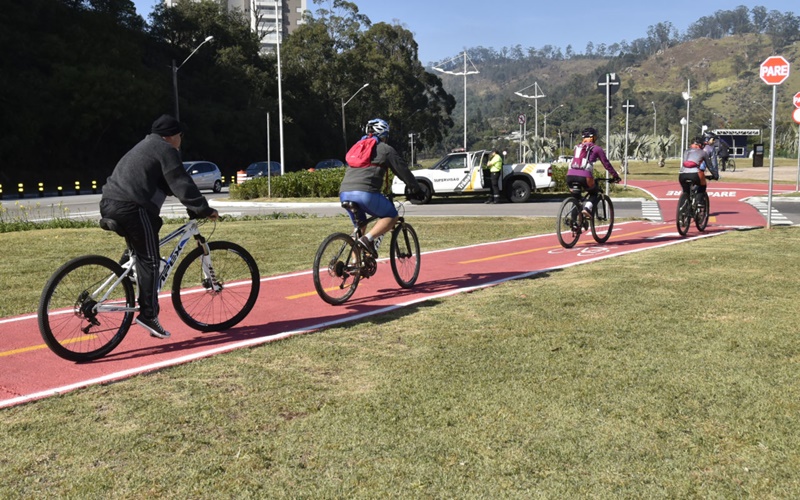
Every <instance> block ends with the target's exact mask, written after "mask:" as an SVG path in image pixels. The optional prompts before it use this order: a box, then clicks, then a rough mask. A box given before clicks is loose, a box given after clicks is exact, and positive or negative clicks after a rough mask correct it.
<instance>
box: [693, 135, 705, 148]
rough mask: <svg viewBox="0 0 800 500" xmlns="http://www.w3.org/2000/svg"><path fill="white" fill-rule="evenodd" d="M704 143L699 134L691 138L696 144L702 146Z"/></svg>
mask: <svg viewBox="0 0 800 500" xmlns="http://www.w3.org/2000/svg"><path fill="white" fill-rule="evenodd" d="M705 143H706V141H705V140H704V139H703V138H702V137H699V136H698V137H695V138H694V139H692V144H697V145H698V146H702V145H703V144H705Z"/></svg>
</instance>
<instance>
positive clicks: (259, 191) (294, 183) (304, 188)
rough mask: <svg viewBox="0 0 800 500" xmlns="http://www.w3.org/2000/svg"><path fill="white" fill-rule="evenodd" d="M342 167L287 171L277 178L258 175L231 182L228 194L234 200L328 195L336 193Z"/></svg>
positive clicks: (335, 194) (342, 174) (341, 175)
mask: <svg viewBox="0 0 800 500" xmlns="http://www.w3.org/2000/svg"><path fill="white" fill-rule="evenodd" d="M343 178H344V168H327V169H324V170H317V171H315V172H309V171H307V170H301V171H299V172H287V173H285V174H283V175H282V176H279V177H272V178H271V179H267V178H266V177H258V178H255V179H251V180H249V181H245V182H243V183H241V184H236V185H232V186H231V189H230V197H231V198H233V199H236V200H251V199H254V198H267V197H269V196H270V194H271V195H272V197H273V198H331V197H337V196H339V186H340V185H341V183H342V179H343Z"/></svg>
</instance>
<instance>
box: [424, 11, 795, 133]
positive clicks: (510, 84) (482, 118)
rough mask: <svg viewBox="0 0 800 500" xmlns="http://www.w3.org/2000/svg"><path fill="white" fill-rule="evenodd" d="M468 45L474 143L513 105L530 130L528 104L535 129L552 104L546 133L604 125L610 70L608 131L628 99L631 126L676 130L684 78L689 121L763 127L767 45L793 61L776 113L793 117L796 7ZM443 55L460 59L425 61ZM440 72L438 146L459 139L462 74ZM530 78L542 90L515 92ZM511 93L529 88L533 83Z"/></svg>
mask: <svg viewBox="0 0 800 500" xmlns="http://www.w3.org/2000/svg"><path fill="white" fill-rule="evenodd" d="M466 54H467V58H468V59H467V60H468V65H469V68H470V69H473V70H477V71H479V73H478V74H473V75H469V76H468V77H467V94H468V99H467V108H468V116H469V123H468V127H467V129H468V132H469V139H470V142H474V143H475V144H476V145H487V144H488V142H491V141H494V140H496V139H495V138H496V137H497V136H498V135H499V134H502V133H505V132H509V131H513V130H517V129H518V128H519V125H518V123H517V116H518V115H519V114H521V113H522V114H525V115H527V116H528V125H527V126H528V130H529V131H531V130H532V129H533V123H532V121H533V118H534V116H535V106H534V105H535V104H538V113H539V128H540V129H541V128H542V127H543V118H544V115H545V114H548V115H549V114H550V113H552V116H548V118H547V127H548V135H549V136H551V137H553V138H554V139H555V135H556V134H557V133H558V131H559V130H561V132H562V134H566V135H568V134H569V133H570V132H572V133H573V134H574V133H575V132H576V131H577V130H579V129H581V128H582V127H585V126H586V125H587V124H593V125H595V126H598V127H599V128H603V127H601V125H602V126H604V122H605V112H604V108H605V106H604V100H605V96H604V95H602V94H601V93H599V92H598V90H597V82H598V80H599V79H601V78H604V77H605V74H606V73H608V72H613V73H616V74H617V75H618V76H619V78H620V80H621V89H620V91H619V92H618V93H616V94H615V95H614V96H613V97H612V102H611V106H612V109H611V120H612V124H611V127H610V128H611V130H612V132H613V131H617V132H620V131H622V130H624V126H625V109H624V108H623V107H622V105H623V104H625V103H626V102H629V103H630V104H632V105H633V106H634V107H630V108H627V109H628V110H629V117H628V118H629V128H630V131H631V132H632V133H647V134H653V131H654V126H655V129H656V133H657V134H659V135H662V134H663V135H669V134H674V135H679V134H680V119H681V117H684V116H686V101H685V100H684V98H683V96H682V92H685V91H687V86H690V91H691V97H692V98H691V101H690V105H691V122H692V124H695V125H696V126H697V128H698V130H699V127H700V126H701V125H702V124H705V125H708V126H709V127H711V128H723V127H736V128H742V127H746V128H762V129H763V128H764V127H766V126H768V125H767V124H768V119H769V114H768V112H767V110H768V108H769V107H770V106H771V95H772V88H771V87H770V86H768V85H766V84H764V83H763V82H762V81H761V79H760V78H759V74H758V69H759V65H760V64H761V62H763V61H764V59H766V58H767V57H768V56H770V55H772V54H780V55H782V56H784V57H785V58H786V59H787V60H788V61H790V63H792V65H793V68H792V74H791V76H790V78H789V80H787V81H786V82H784V84H783V85H781V86H779V87H778V91H779V96H780V98H779V109H780V106H783V108H784V111H785V112H783V114H780V113H779V119H778V120H777V123H778V124H779V125H782V126H784V127H785V128H787V130H788V128H790V127H791V124H792V121H791V117H790V115H789V113H790V111H791V109H793V106H792V99H791V97H792V96H793V95H794V94H795V93H796V92H797V91H800V67H798V68H797V69H795V68H794V64H795V63H796V62H800V57H798V56H799V55H800V17H798V16H796V15H795V14H793V13H781V12H778V11H767V10H766V9H765V8H764V7H753V8H748V7H745V6H740V7H737V8H735V9H733V10H730V11H718V12H716V13H715V14H713V15H711V16H705V17H701V18H700V19H698V20H697V21H696V22H694V23H693V24H691V25H690V27H689V28H688V29H687V31H686V33H683V34H681V33H679V32H678V30H677V29H675V28H674V27H673V26H672V25H671V23H657V24H654V25H653V26H650V28H649V29H648V36H647V37H646V38H644V39H638V40H634V41H633V42H631V43H627V42H625V41H621V42H620V43H615V44H612V45H609V46H606V45H602V44H601V45H599V46H594V45H593V44H591V43H590V44H588V45H587V47H586V48H585V50H584V51H583V52H581V53H577V52H575V51H574V50H573V48H572V47H571V46H568V47H566V48H565V49H563V50H562V49H561V48H556V47H552V46H545V47H542V48H540V49H535V48H527V49H523V48H522V47H520V46H517V47H513V48H503V49H500V50H494V49H491V48H484V47H477V48H471V49H467V50H466ZM448 64H452V65H455V64H459V65H461V67H463V54H460V55H455V56H454V57H453V59H452V60H451V61H450V62H448V61H439V62H437V63H435V64H431V65H430V66H431V68H433V67H434V66H435V67H440V68H445V69H447V65H448ZM432 71H435V70H432ZM456 71H457V70H456ZM439 74H440V75H441V77H442V80H443V82H444V86H445V88H446V89H447V90H448V92H450V93H451V94H453V95H454V96H455V97H456V101H457V106H456V109H455V114H454V117H453V118H454V122H455V124H456V125H455V127H454V129H453V130H452V131H451V134H450V135H449V136H448V144H447V145H445V148H446V147H448V146H458V145H460V144H461V142H462V141H463V114H462V113H463V85H464V77H463V76H452V75H447V74H442V73H439ZM534 83H536V84H538V86H539V88H540V89H541V94H544V96H545V97H542V98H539V99H532V98H528V99H526V98H523V97H520V96H518V95H516V94H515V92H519V91H520V90H521V89H524V88H526V87H529V86H531V85H533V84H534ZM519 93H521V94H526V95H535V94H534V88H533V87H531V88H528V89H527V90H526V91H523V92H519ZM534 101H538V103H536V102H534ZM541 132H542V131H541V130H540V134H541ZM693 133H694V132H693ZM795 142H796V141H795Z"/></svg>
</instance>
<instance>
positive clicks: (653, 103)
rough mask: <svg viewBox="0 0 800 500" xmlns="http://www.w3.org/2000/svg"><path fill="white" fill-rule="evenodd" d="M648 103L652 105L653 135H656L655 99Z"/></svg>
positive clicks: (656, 114)
mask: <svg viewBox="0 0 800 500" xmlns="http://www.w3.org/2000/svg"><path fill="white" fill-rule="evenodd" d="M650 104H652V105H653V137H655V136H656V118H657V117H658V111H656V103H655V101H650Z"/></svg>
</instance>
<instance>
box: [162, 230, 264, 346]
mask: <svg viewBox="0 0 800 500" xmlns="http://www.w3.org/2000/svg"><path fill="white" fill-rule="evenodd" d="M208 250H209V252H208V255H203V249H202V248H201V247H197V248H195V249H194V250H192V251H191V252H189V254H188V255H187V256H186V258H185V259H183V261H181V263H180V265H179V266H178V269H177V270H176V271H175V278H174V279H173V280H172V305H173V306H174V307H175V312H177V313H178V316H179V317H180V318H181V321H183V322H184V323H186V324H187V325H188V326H189V327H190V328H192V329H194V330H199V331H201V332H217V331H220V330H226V329H228V328H231V327H233V326H234V325H236V324H238V323H239V322H240V321H242V320H243V319H244V318H245V317H246V316H247V315H248V314H249V313H250V311H251V310H252V309H253V306H254V305H255V303H256V299H257V298H258V292H259V290H260V288H261V275H260V274H259V271H258V265H257V264H256V261H255V259H253V257H252V256H251V255H250V253H248V252H247V250H245V249H244V248H242V247H240V246H239V245H237V244H235V243H231V242H229V241H212V242H210V243H208Z"/></svg>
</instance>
